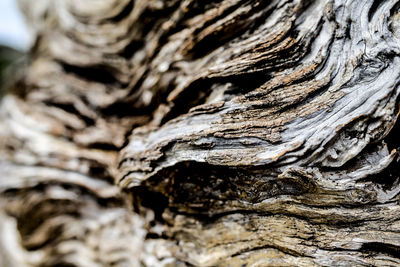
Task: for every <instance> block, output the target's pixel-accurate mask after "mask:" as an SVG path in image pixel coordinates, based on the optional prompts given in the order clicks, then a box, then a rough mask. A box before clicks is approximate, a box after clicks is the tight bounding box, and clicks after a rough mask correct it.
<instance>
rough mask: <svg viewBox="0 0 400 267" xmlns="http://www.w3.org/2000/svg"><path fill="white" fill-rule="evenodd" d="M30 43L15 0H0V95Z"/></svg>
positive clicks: (30, 40)
mask: <svg viewBox="0 0 400 267" xmlns="http://www.w3.org/2000/svg"><path fill="white" fill-rule="evenodd" d="M31 44H32V36H31V34H29V31H28V29H27V27H26V24H25V21H24V17H23V15H22V14H21V11H20V10H19V8H18V3H17V0H0V95H1V94H2V93H3V90H4V89H5V88H6V87H7V84H9V80H12V79H13V77H11V76H12V75H13V73H14V71H13V70H14V69H15V68H17V66H16V65H18V63H19V62H21V61H23V60H24V58H25V53H26V52H27V51H28V49H29V47H30V46H31Z"/></svg>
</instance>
